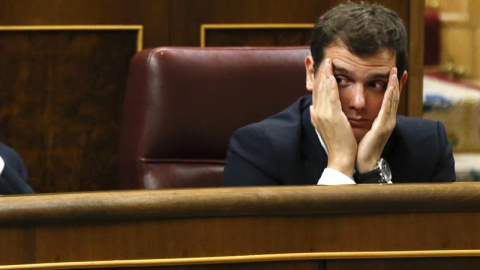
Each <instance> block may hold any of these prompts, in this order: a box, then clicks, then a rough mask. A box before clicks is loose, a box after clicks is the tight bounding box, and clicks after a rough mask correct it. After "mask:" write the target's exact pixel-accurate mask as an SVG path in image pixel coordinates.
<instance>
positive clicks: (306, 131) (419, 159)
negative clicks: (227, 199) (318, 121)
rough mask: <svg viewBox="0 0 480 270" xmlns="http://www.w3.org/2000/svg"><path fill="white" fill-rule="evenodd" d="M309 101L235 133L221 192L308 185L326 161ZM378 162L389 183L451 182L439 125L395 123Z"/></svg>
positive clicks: (447, 153)
mask: <svg viewBox="0 0 480 270" xmlns="http://www.w3.org/2000/svg"><path fill="white" fill-rule="evenodd" d="M311 103H312V99H311V96H304V97H302V98H300V99H299V100H297V101H296V102H295V103H294V104H292V105H291V106H290V107H288V108H287V109H285V110H284V111H282V112H280V113H278V114H276V115H274V116H272V117H270V118H267V119H265V120H263V121H261V122H258V123H255V124H251V125H249V126H246V127H243V128H241V129H239V130H238V131H236V132H235V133H234V135H233V136H232V138H231V139H230V145H229V148H228V153H227V161H226V166H225V170H224V179H223V182H224V185H225V186H258V185H313V184H316V183H317V182H318V180H319V179H320V176H321V175H322V172H323V170H324V169H325V167H326V166H327V162H328V157H327V154H326V152H325V150H324V149H323V147H322V146H321V144H320V141H319V139H318V136H317V134H316V133H315V129H314V127H313V126H312V124H311V122H310V110H309V106H310V104H311ZM382 157H383V158H385V159H386V160H387V161H388V163H389V164H390V168H391V170H392V181H393V183H407V182H450V181H455V169H454V159H453V155H452V149H451V147H450V144H449V143H448V141H447V138H446V132H445V128H444V126H443V125H442V123H440V122H434V121H429V120H425V119H416V118H410V117H404V116H398V117H397V124H396V127H395V129H394V130H393V132H392V135H391V136H390V139H389V141H388V143H387V145H386V146H385V149H384V151H383V154H382Z"/></svg>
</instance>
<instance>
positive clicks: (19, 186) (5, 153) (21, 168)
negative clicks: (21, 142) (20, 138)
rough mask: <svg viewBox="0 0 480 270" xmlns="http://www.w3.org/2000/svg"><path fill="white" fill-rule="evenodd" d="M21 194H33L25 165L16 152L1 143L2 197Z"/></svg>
mask: <svg viewBox="0 0 480 270" xmlns="http://www.w3.org/2000/svg"><path fill="white" fill-rule="evenodd" d="M21 193H33V190H32V188H31V187H30V186H29V185H28V183H27V170H26V169H25V165H24V164H23V161H22V159H21V158H20V156H19V155H18V154H17V152H15V150H13V149H12V148H10V147H8V146H6V145H4V144H3V143H0V195H8V194H21Z"/></svg>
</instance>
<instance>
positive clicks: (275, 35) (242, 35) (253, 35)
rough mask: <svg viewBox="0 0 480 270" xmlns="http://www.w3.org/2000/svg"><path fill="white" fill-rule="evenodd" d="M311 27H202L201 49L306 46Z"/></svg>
mask: <svg viewBox="0 0 480 270" xmlns="http://www.w3.org/2000/svg"><path fill="white" fill-rule="evenodd" d="M312 26H313V25H309V24H304V25H302V24H290V25H268V24H257V25H250V24H232V25H225V24H222V25H215V24H210V25H202V32H201V41H200V45H201V47H205V46H207V47H212V46H213V47H215V46H216V47H222V46H233V47H240V46H301V45H302V46H308V45H309V41H310V32H311V29H312Z"/></svg>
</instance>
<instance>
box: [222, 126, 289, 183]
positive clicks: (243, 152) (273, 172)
mask: <svg viewBox="0 0 480 270" xmlns="http://www.w3.org/2000/svg"><path fill="white" fill-rule="evenodd" d="M277 175H278V168H277V164H276V159H275V155H274V153H273V146H272V144H271V141H270V140H269V138H268V136H267V135H266V134H265V131H264V129H263V128H262V126H261V125H258V124H256V125H251V126H247V127H244V128H242V129H240V130H238V131H237V132H235V133H234V135H233V136H232V138H231V139H230V144H229V147H228V152H227V159H226V165H225V170H224V173H223V185H224V186H267V185H279V184H281V183H279V182H278V181H277V180H275V179H278V177H277Z"/></svg>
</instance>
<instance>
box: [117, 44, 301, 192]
mask: <svg viewBox="0 0 480 270" xmlns="http://www.w3.org/2000/svg"><path fill="white" fill-rule="evenodd" d="M308 54H309V51H308V49H307V48H306V47H267V48H265V47H263V48H252V47H242V48H176V47H165V48H155V49H148V50H144V51H141V52H139V53H137V54H136V55H135V56H134V57H133V58H132V61H131V65H130V71H129V75H128V84H127V91H126V95H125V106H124V124H123V127H122V136H121V142H120V144H121V146H120V159H119V163H120V164H119V165H120V175H119V177H120V187H121V188H125V189H133V188H149V189H155V188H174V187H211V186H220V185H221V184H222V174H223V167H224V164H225V156H226V151H227V147H228V141H229V138H230V136H231V135H232V133H233V132H234V131H235V130H236V129H238V128H240V127H242V126H245V125H247V124H250V123H253V122H257V121H260V120H262V119H264V118H266V117H268V116H270V115H273V114H275V113H277V112H279V111H281V110H282V109H284V108H286V107H287V106H288V105H290V104H291V103H293V102H294V101H295V100H296V99H298V98H299V97H300V96H302V95H305V94H307V91H306V89H305V68H304V59H305V57H306V56H307V55H308Z"/></svg>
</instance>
